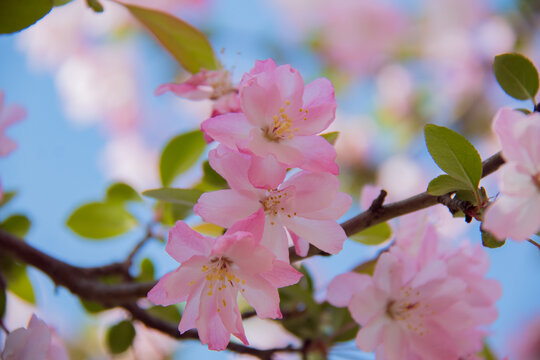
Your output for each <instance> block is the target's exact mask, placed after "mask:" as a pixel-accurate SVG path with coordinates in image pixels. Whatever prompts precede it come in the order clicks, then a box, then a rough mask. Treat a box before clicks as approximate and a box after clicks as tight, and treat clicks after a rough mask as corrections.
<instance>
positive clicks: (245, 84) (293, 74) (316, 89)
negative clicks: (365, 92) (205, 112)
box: [201, 59, 339, 174]
mask: <svg viewBox="0 0 540 360" xmlns="http://www.w3.org/2000/svg"><path fill="white" fill-rule="evenodd" d="M240 103H241V108H242V113H236V114H225V115H221V116H215V117H213V118H210V119H208V120H206V121H205V122H203V123H202V126H201V128H202V130H203V131H204V133H205V134H206V135H207V136H210V137H211V138H214V139H215V140H216V141H218V142H220V143H222V144H224V145H225V146H227V147H229V148H231V149H234V150H237V149H238V150H240V151H242V152H244V153H248V154H253V155H256V156H257V157H260V158H262V159H264V162H265V163H266V164H272V168H275V167H277V166H281V167H282V168H283V169H285V168H287V167H289V168H290V167H300V168H302V169H306V170H310V171H317V172H320V171H323V172H330V173H332V174H338V172H339V170H338V167H337V164H336V163H335V161H334V160H335V157H336V151H335V150H334V148H333V147H332V145H330V144H329V143H328V142H327V141H326V140H325V139H324V138H322V137H320V136H316V134H318V133H320V132H321V131H323V130H324V129H326V128H327V127H328V126H329V125H330V123H331V122H332V121H333V120H334V117H335V111H336V101H335V99H334V87H333V86H332V84H331V83H330V81H329V80H328V79H325V78H320V79H317V80H315V81H313V82H311V83H309V84H307V85H306V86H304V81H303V80H302V77H301V76H300V74H299V73H298V71H296V70H294V69H292V68H291V67H290V66H289V65H282V66H276V64H275V63H274V61H273V60H271V59H269V60H265V61H257V62H256V64H255V67H254V68H253V69H252V70H251V72H250V73H248V74H245V75H244V77H243V79H242V81H241V83H240Z"/></svg>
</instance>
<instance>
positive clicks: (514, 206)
mask: <svg viewBox="0 0 540 360" xmlns="http://www.w3.org/2000/svg"><path fill="white" fill-rule="evenodd" d="M482 226H483V227H484V229H486V230H487V231H489V232H490V233H492V234H493V235H495V236H496V237H497V238H499V239H501V240H504V239H506V238H512V239H514V240H526V239H528V238H529V237H530V236H531V235H533V234H535V233H536V232H537V231H538V230H539V229H540V195H536V196H533V197H532V198H523V197H513V196H505V195H502V196H500V197H499V198H498V199H497V200H496V201H495V202H494V203H493V204H491V205H490V206H489V207H488V208H487V210H486V212H485V214H484V222H483V223H482Z"/></svg>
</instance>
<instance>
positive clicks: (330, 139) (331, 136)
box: [321, 131, 339, 145]
mask: <svg viewBox="0 0 540 360" xmlns="http://www.w3.org/2000/svg"><path fill="white" fill-rule="evenodd" d="M321 136H322V137H323V138H325V139H326V141H328V142H329V143H330V144H332V145H334V144H335V143H336V140H337V138H338V136H339V131H332V132H329V133H326V134H321Z"/></svg>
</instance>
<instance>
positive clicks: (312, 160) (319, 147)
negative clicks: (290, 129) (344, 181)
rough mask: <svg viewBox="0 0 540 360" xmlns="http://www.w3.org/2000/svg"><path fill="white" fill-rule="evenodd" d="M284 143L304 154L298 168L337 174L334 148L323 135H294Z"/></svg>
mask: <svg viewBox="0 0 540 360" xmlns="http://www.w3.org/2000/svg"><path fill="white" fill-rule="evenodd" d="M286 143H287V145H289V146H291V147H293V148H295V149H297V150H298V151H300V152H301V153H302V154H303V155H304V159H305V162H304V163H303V164H302V165H300V166H299V167H300V168H302V169H304V170H311V171H317V172H329V173H331V174H334V175H338V174H339V168H338V166H337V164H336V162H335V159H336V150H335V149H334V147H333V146H332V145H331V144H330V143H329V142H328V141H326V140H325V139H324V138H323V137H321V136H295V137H294V138H292V139H290V140H287V141H286ZM278 159H279V158H278ZM280 161H281V160H280Z"/></svg>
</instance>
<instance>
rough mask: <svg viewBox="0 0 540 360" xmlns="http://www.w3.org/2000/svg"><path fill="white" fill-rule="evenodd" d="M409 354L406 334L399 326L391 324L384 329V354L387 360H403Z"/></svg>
mask: <svg viewBox="0 0 540 360" xmlns="http://www.w3.org/2000/svg"><path fill="white" fill-rule="evenodd" d="M406 353H407V343H406V342H405V339H404V334H403V333H402V330H401V329H400V328H399V325H397V324H389V325H388V326H387V327H386V328H385V329H384V354H385V355H386V357H385V358H386V359H387V360H401V359H403V355H404V354H406Z"/></svg>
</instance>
